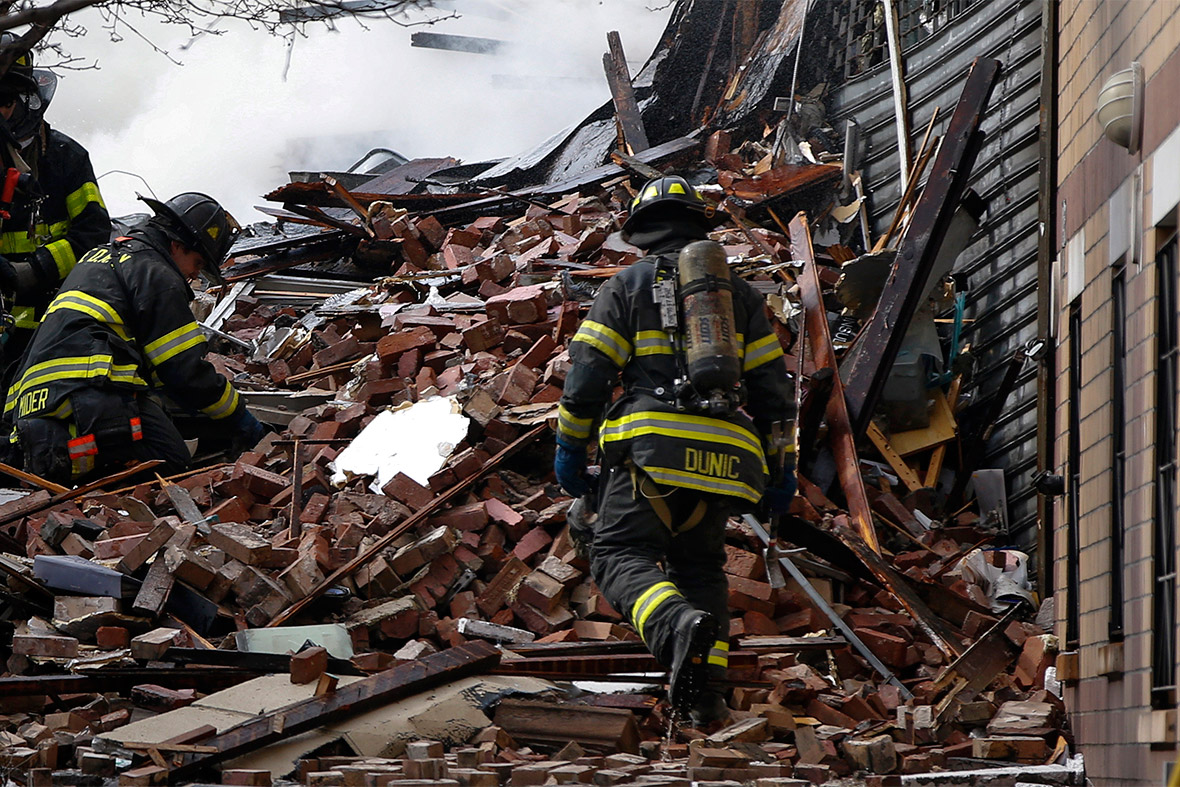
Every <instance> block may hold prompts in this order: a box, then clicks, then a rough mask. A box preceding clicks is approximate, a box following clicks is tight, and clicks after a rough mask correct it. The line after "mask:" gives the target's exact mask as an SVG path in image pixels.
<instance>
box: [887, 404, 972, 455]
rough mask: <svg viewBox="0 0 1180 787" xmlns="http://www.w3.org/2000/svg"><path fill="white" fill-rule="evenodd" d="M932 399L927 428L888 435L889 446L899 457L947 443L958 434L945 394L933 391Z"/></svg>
mask: <svg viewBox="0 0 1180 787" xmlns="http://www.w3.org/2000/svg"><path fill="white" fill-rule="evenodd" d="M933 399H934V408H933V410H931V412H930V425H929V426H927V427H925V428H924V429H907V430H906V431H904V432H891V433H890V434H889V444H890V445H891V446H893V450H894V451H896V452H897V453H898V454H899V455H900V456H912V455H914V454H917V453H921V452H922V451H927V450H929V449H931V448H935V447H937V446H940V445H943V444H945V443H949V442H950V441H951V440H954V439H955V436H956V435H957V434H958V431H957V429H956V426H955V415H954V413H952V412H951V406H950V404H949V403H948V402H947V399H946V394H944V393H943V392H942V391H940V390H938V389H935V391H934V397H933Z"/></svg>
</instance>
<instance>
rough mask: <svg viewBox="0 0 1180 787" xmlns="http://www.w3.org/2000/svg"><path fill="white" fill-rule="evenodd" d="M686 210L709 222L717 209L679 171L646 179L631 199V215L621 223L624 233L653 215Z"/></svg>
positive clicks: (636, 227) (627, 232)
mask: <svg viewBox="0 0 1180 787" xmlns="http://www.w3.org/2000/svg"><path fill="white" fill-rule="evenodd" d="M678 211H685V212H687V213H688V214H689V215H690V216H691V217H693V218H696V219H699V220H700V221H701V222H702V223H709V224H711V223H712V218H713V216H714V214H715V213H716V209H715V208H714V207H713V206H711V205H709V204H708V203H707V202H705V200H704V199H702V198H701V195H700V193H698V192H697V190H696V187H695V186H693V185H692V184H691V183H689V182H688V181H687V180H685V179H684V178H682V177H680V176H679V175H668V176H666V177H662V178H656V179H654V180H650V181H648V182H647V183H646V184H645V185H644V186H643V188H641V189H640V190H639V193H638V194H636V195H635V199H633V200H631V215H630V216H628V217H627V220H626V221H625V222H624V223H623V233H624V236H626V235H629V234H631V233H633V232H635V231H636V230H637V229H639V227H640V226H642V225H643V224H644V222H646V221H649V220H650V219H652V218H654V217H656V216H666V215H668V214H670V213H673V212H678Z"/></svg>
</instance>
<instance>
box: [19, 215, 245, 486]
mask: <svg viewBox="0 0 1180 787" xmlns="http://www.w3.org/2000/svg"><path fill="white" fill-rule="evenodd" d="M140 199H142V200H143V201H144V202H146V203H147V204H148V206H149V207H150V208H151V209H152V211H153V212H154V213H155V215H154V216H153V217H152V218H150V219H148V220H147V221H146V222H144V223H143V224H141V225H139V226H137V227H136V228H135V229H133V230H131V232H130V235H129V236H127V237H122V238H117V239H115V241H113V242H112V243H110V244H108V245H105V246H99V247H98V248H96V249H93V250H91V251H90V252H89V253H87V254H86V255H85V256H83V257H82V259H81V260H79V261H78V264H77V265H76V266H75V267H74V270H73V271H72V272H71V273H70V275H69V276H68V277H66V280H65V283H64V284H63V285H62V288H61V292H60V293H59V294H58V296H57V297H56V298H54V299H53V302H52V303H51V304H50V305H49V308H48V310H47V311H46V313H45V317H44V319H42V321H41V325H40V327H38V329H37V332H36V333H35V334H34V335H33V340H32V342H31V343H30V345H29V350H28V352H27V353H26V355H25V358H24V360H23V362H22V364H21V366H20V369H19V371H18V372H17V376H16V380H15V382H14V383H13V384H12V386H11V387H10V388H9V390H8V395H7V397H6V399H5V403H4V419H5V421H7V422H8V423H10V424H14V425H15V430H13V432H12V433H11V434H10V437H9V446H8V449H9V456H10V457H13V455H14V454H16V455H20V456H23V460H24V468H25V469H26V470H27V471H29V472H31V473H35V474H37V475H39V476H41V477H43V478H47V479H49V480H51V481H56V482H58V483H64V484H68V483H69V482H70V481H75V480H78V479H79V478H83V477H86V476H92V475H95V474H98V473H100V472H102V471H104V470H106V471H109V470H110V469H112V468H117V467H119V466H122V465H124V464H127V463H130V462H143V461H148V460H151V459H162V460H164V462H165V464H164V466H163V468H162V469H163V470H164V471H166V472H167V473H175V472H180V471H182V470H184V469H185V468H186V467H187V466H188V464H189V461H190V459H191V456H190V453H189V450H188V447H187V446H186V445H185V442H184V439H183V438H182V437H181V434H180V432H179V431H178V430H177V428H176V425H175V424H174V423H173V422H172V419H171V418H169V416H168V415H167V414H166V413H165V411H164V408H163V406H162V405H161V402H160V401H159V400H158V399H157V398H156V396H155V394H154V392H155V390H157V389H158V390H160V391H161V392H162V393H163V394H165V395H166V396H167V397H168V398H169V399H170V400H171V401H172V402H173V403H175V404H176V405H179V406H180V407H182V408H185V409H187V410H191V411H199V412H201V413H203V414H204V415H205V416H207V417H208V418H210V419H212V422H213V424H216V425H218V426H219V427H220V428H219V429H218V430H217V431H219V432H224V433H225V434H226V436H228V437H230V438H231V439H232V440H233V441H234V443H235V445H236V446H237V447H239V448H246V447H251V446H253V445H254V444H255V443H257V442H258V440H260V439H261V438H262V437H263V436H264V435H265V433H266V428H265V427H264V426H263V425H262V424H261V423H260V422H259V421H258V420H257V419H256V418H255V417H254V416H253V415H252V414H251V413H250V412H249V411H248V410H247V409H246V403H245V400H244V399H243V398H242V397H241V396H239V395H238V392H237V391H236V390H235V389H234V387H233V384H232V383H230V381H229V380H227V379H226V378H225V377H224V376H222V375H221V374H220V373H219V372H218V371H217V370H216V369H214V367H213V364H211V363H210V362H209V361H208V360H206V359H205V352H206V341H205V337H204V335H203V334H202V332H201V327H200V325H198V324H197V322H196V321H195V320H194V319H193V314H192V312H191V311H190V309H189V302H190V301H191V300H192V299H193V291H192V289H191V287H190V286H189V282H190V281H192V280H193V279H194V278H196V277H197V276H198V275H201V276H203V277H205V278H206V279H207V280H209V281H210V282H211V283H217V284H224V281H225V280H224V278H223V277H222V274H221V270H220V266H221V263H222V261H223V260H224V259H225V257H226V255H227V254H228V253H229V250H230V247H231V246H232V245H233V242H234V240H235V238H236V237H237V235H238V231H239V227H238V224H237V222H236V221H234V219H233V217H232V216H230V215H229V213H227V212H226V211H225V209H224V208H222V207H221V206H220V205H219V204H218V203H217V202H216V201H215V200H213V199H212V198H211V197H209V196H207V195H205V194H199V193H195V192H186V193H184V194H179V195H177V196H175V197H173V198H172V199H170V200H168V201H167V202H160V201H158V200H154V199H149V198H147V197H140ZM13 458H14V457H13ZM9 463H10V464H16V462H14V461H10V462H9Z"/></svg>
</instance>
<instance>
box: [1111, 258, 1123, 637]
mask: <svg viewBox="0 0 1180 787" xmlns="http://www.w3.org/2000/svg"><path fill="white" fill-rule="evenodd" d="M1110 303H1111V311H1112V314H1111V320H1110V322H1111V379H1110V410H1111V413H1110V423H1111V447H1110V451H1111V457H1110V458H1111V462H1110V620H1109V621H1108V625H1107V637H1108V638H1109V640H1110V641H1111V642H1122V640H1123V636H1124V631H1123V626H1124V624H1125V616H1124V609H1123V605H1124V603H1125V601H1126V588H1125V579H1124V566H1123V562H1124V560H1125V556H1126V538H1127V517H1126V507H1125V501H1126V497H1127V440H1126V432H1127V403H1126V387H1127V275H1126V269H1125V268H1124V267H1123V266H1122V265H1121V264H1120V265H1119V266H1117V267H1116V268H1115V269H1114V276H1113V278H1112V280H1111V291H1110Z"/></svg>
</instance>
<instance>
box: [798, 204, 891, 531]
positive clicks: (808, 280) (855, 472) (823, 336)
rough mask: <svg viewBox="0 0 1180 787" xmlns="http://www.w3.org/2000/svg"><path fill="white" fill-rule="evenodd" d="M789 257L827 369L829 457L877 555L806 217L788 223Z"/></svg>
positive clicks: (818, 362) (816, 351)
mask: <svg viewBox="0 0 1180 787" xmlns="http://www.w3.org/2000/svg"><path fill="white" fill-rule="evenodd" d="M790 229H791V257H792V258H793V259H796V260H801V261H802V262H803V269H802V270H801V271H800V273H799V277H798V280H797V281H798V283H799V296H800V298H801V299H802V301H803V311H804V315H805V319H806V322H807V339H808V344H810V345H811V357H812V360H813V361H815V367H816V368H817V369H831V370H832V372H833V374H832V394H831V396H829V397H828V407H827V418H828V439H829V440H830V441H831V447H832V454H833V455H834V456H835V458H836V467H837V472H838V473H839V476H840V486H841V488H843V490H844V498H845V500H847V501H848V511H849V513H850V514H851V515H852V522H853V525H854V527H855V528H856V532H857V533H859V534H860V537H861V538H862V539H864V542H865V543H866V544H868V545H869V546H870V547H871V548H872V550H873V551H874V552H880V551H881V545H880V544H878V543H877V533H876V531H875V530H874V529H873V514H872V511H871V509H870V508H869V498H868V495H867V494H866V493H865V485H864V479H863V478H861V475H860V457H859V456H858V455H857V451H856V440H855V439H854V438H853V435H852V428H851V425H850V423H849V419H848V410H847V408H846V406H845V404H844V384H843V383H842V382H841V381H840V369H839V366H838V364H837V363H836V353H835V351H834V350H833V349H832V334H831V331H830V329H829V327H828V312H827V309H826V308H825V307H824V301H823V293H822V292H821V291H820V283H819V272H818V271H817V270H816V267H815V252H814V251H813V250H812V248H811V228H810V227H809V226H808V224H807V217H806V216H805V215H804V214H803V213H799V214H798V215H797V216H795V218H794V219H792V220H791V226H790Z"/></svg>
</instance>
